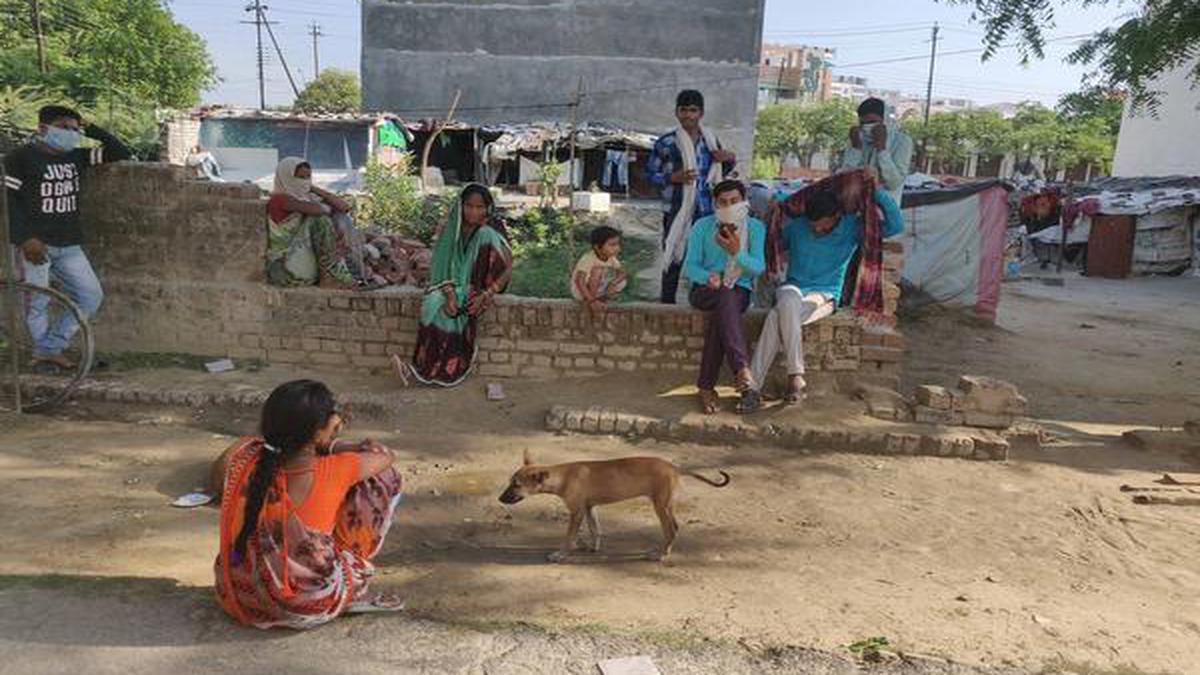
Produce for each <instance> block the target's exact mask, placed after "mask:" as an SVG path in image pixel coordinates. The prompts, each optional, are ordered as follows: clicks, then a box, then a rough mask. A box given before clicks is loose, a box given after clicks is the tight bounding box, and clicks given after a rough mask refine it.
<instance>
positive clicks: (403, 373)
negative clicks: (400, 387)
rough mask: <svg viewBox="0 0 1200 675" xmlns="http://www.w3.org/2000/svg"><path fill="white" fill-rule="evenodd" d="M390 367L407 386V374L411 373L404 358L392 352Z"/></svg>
mask: <svg viewBox="0 0 1200 675" xmlns="http://www.w3.org/2000/svg"><path fill="white" fill-rule="evenodd" d="M391 356H392V368H393V369H394V370H395V371H396V375H397V376H399V377H400V381H401V382H402V383H403V384H404V386H406V387H407V386H408V385H409V383H410V380H409V379H408V376H409V375H410V374H411V372H412V371H411V370H409V369H410V368H411V367H412V366H410V365H409V364H408V363H407V362H405V360H404V359H402V358H400V355H399V354H392V355H391Z"/></svg>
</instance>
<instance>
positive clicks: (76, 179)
mask: <svg viewBox="0 0 1200 675" xmlns="http://www.w3.org/2000/svg"><path fill="white" fill-rule="evenodd" d="M83 136H87V137H88V138H93V139H95V140H98V141H100V143H101V145H102V147H99V148H81V147H79V143H80V141H81V140H82V138H83ZM129 156H130V153H129V150H128V148H126V147H125V146H124V145H123V144H122V143H121V142H120V141H119V140H117V138H116V137H114V136H112V135H111V134H109V133H108V132H106V131H104V130H103V129H100V128H98V127H96V126H95V125H84V124H83V120H82V118H81V117H80V116H79V113H77V112H75V111H74V110H71V109H70V108H64V107H62V106H46V107H44V108H42V109H41V110H40V111H39V112H38V132H37V135H36V136H34V137H33V139H32V140H31V141H30V142H29V143H28V144H26V145H24V146H21V147H20V148H18V149H17V150H15V151H14V152H12V153H10V154H8V155H6V156H5V157H4V172H5V176H4V187H5V189H7V190H8V217H9V226H10V229H11V238H12V244H13V245H14V246H16V247H17V253H18V254H19V256H20V257H19V258H18V260H17V262H22V263H23V272H24V278H25V281H27V282H29V283H31V284H35V285H38V286H49V285H50V278H51V276H53V278H54V280H55V281H57V282H58V283H59V284H60V285H61V286H62V289H63V291H64V292H65V293H66V294H67V295H68V296H69V297H70V298H71V299H72V300H73V301H74V302H75V304H77V305H78V306H79V309H80V310H81V311H82V312H83V313H84V315H85V316H87V317H89V318H90V317H91V316H93V315H94V314H95V313H96V310H97V309H99V307H100V302H101V301H102V300H103V299H104V292H103V291H102V290H101V288H100V281H99V280H98V279H97V278H96V273H95V271H93V270H92V265H91V263H90V262H89V261H88V258H87V255H85V254H84V252H83V248H81V247H80V244H81V243H83V230H82V228H81V226H80V222H79V197H80V188H81V187H82V182H83V170H84V169H85V168H87V167H88V166H91V165H93V164H98V163H100V162H113V161H119V160H122V159H128V158H129ZM48 303H49V298H48V297H37V298H34V300H33V302H31V303H30V306H29V308H28V313H27V314H26V321H27V323H28V324H29V332H30V333H31V334H32V336H33V340H34V359H35V360H36V361H39V362H44V363H49V364H53V365H55V366H58V367H60V368H66V369H70V368H72V367H73V364H72V363H71V361H70V360H69V359H68V358H67V357H66V356H64V355H63V350H64V349H66V347H67V345H68V344H69V343H70V341H71V337H72V336H73V335H74V334H75V331H76V330H77V329H78V326H77V325H76V322H75V319H74V317H72V316H71V315H70V314H64V315H63V316H59V317H57V318H54V317H50V316H48V314H47V311H46V309H47V305H48ZM52 318H53V319H55V320H54V323H53V325H51V319H52Z"/></svg>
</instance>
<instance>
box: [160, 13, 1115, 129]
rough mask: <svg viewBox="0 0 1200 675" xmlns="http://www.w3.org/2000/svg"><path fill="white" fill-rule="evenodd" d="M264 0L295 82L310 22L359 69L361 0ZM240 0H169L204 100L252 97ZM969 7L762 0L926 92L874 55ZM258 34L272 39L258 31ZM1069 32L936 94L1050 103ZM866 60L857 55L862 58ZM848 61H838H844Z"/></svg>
mask: <svg viewBox="0 0 1200 675" xmlns="http://www.w3.org/2000/svg"><path fill="white" fill-rule="evenodd" d="M264 1H265V4H267V5H269V7H270V9H269V11H268V14H269V17H270V18H271V19H272V20H273V21H277V22H278V23H277V24H276V25H274V26H273V28H274V30H275V35H276V37H277V38H278V39H279V43H280V48H281V49H282V50H283V54H284V56H285V57H286V58H287V60H288V64H289V65H290V66H291V67H292V74H293V75H294V76H295V77H296V79H297V80H298V84H299V86H301V87H303V82H304V81H307V80H308V79H310V78H311V77H312V74H313V72H312V71H313V61H312V41H311V38H309V36H308V25H309V24H310V23H312V22H314V21H315V22H317V23H319V24H321V30H322V32H323V33H325V37H323V38H321V40H320V55H321V67H322V68H327V67H336V68H345V69H348V70H352V71H355V72H357V71H358V58H359V48H360V33H361V31H360V25H359V16H358V14H359V8H358V0H277V1H276V2H269V1H266V0H264ZM246 2H247V0H174V2H172V4H171V8H172V10H173V11H174V13H175V16H176V18H177V19H178V20H179V21H181V22H182V23H184V24H185V25H187V26H188V27H190V28H191V29H192V30H194V31H196V32H197V33H199V34H200V35H201V36H202V37H204V39H205V40H207V41H208V45H209V52H210V53H211V54H212V55H213V58H214V60H215V61H216V64H217V68H218V70H219V72H220V75H221V77H222V78H223V81H222V83H221V84H220V85H219V86H217V87H216V88H215V89H214V90H212V91H210V92H207V93H206V94H205V97H204V100H205V102H223V103H233V104H238V105H251V106H252V105H256V104H257V102H258V84H257V80H256V69H255V63H254V27H253V26H251V25H245V24H240V23H238V21H241V20H245V19H249V18H250V15H249V14H247V13H246V12H245V11H244V9H243V8H244V7H245V5H246ZM1132 6H1133V3H1131V2H1114V3H1112V4H1110V5H1108V6H1100V7H1090V8H1088V9H1086V10H1084V9H1081V8H1079V7H1078V6H1077V5H1075V4H1072V5H1070V6H1068V7H1066V8H1062V9H1060V10H1059V12H1058V14H1057V19H1056V25H1054V26H1052V27H1049V28H1048V29H1047V33H1048V35H1050V36H1052V37H1053V36H1071V35H1078V34H1081V33H1088V32H1091V31H1095V30H1099V29H1100V28H1103V27H1105V26H1108V25H1111V24H1113V23H1114V22H1115V21H1117V20H1118V19H1119V18H1120V17H1122V16H1124V15H1126V14H1128V12H1129V11H1131V7H1132ZM970 17H971V12H970V9H969V8H966V7H959V6H949V5H946V4H942V3H937V2H934V1H933V0H849V1H847V0H843V1H842V2H814V1H813V0H767V11H766V23H765V26H764V39H765V40H767V41H770V42H788V43H799V44H811V45H819V46H824V47H832V48H835V49H836V50H837V59H836V63H837V64H838V67H837V68H836V69H835V71H834V72H835V73H837V74H844V75H857V76H861V77H866V78H868V79H869V80H870V82H871V85H872V86H878V87H882V88H887V89H899V90H902V91H906V92H911V93H913V94H919V95H923V93H924V90H925V77H926V68H927V66H928V64H927V61H925V60H923V59H921V60H912V61H902V62H897V63H886V64H878V63H871V62H875V61H882V60H889V59H896V58H902V57H915V56H922V55H925V54H928V52H929V27H930V25H931V24H932V23H933V22H934V21H937V22H939V23H940V24H941V25H942V27H943V29H944V30H943V32H942V36H943V38H944V40H942V41H941V42H940V43H939V45H940V46H939V50H940V51H942V52H955V51H961V50H970V49H978V48H979V47H980V44H981V42H980V40H981V36H982V32H981V30H980V28H979V26H978V25H974V24H972V23H971V21H970ZM264 42H266V44H267V45H268V46H269V44H270V43H269V41H267V39H266V37H265V34H264ZM1073 43H1074V41H1060V42H1056V43H1053V44H1051V45H1049V46H1048V48H1047V52H1046V59H1045V60H1044V61H1040V62H1038V61H1034V62H1032V63H1031V64H1030V65H1029V66H1027V67H1026V66H1022V65H1020V63H1019V59H1018V57H1017V54H1016V50H1012V49H1010V50H1005V51H1002V52H1001V53H1000V54H999V55H997V56H996V57H995V58H994V59H993V60H991V61H989V62H987V63H980V60H979V55H978V54H976V53H968V54H948V55H945V56H943V57H941V58H939V59H938V63H937V77H936V79H935V86H934V95H935V96H954V97H959V98H970V99H973V100H975V101H977V102H979V103H997V102H1002V101H1009V102H1018V101H1022V100H1037V101H1042V102H1043V103H1046V104H1048V105H1052V104H1053V103H1054V102H1055V101H1056V100H1057V99H1058V97H1059V96H1060V95H1062V94H1063V93H1066V92H1069V91H1073V90H1075V89H1076V88H1078V85H1079V82H1080V78H1081V77H1082V76H1083V74H1084V73H1085V71H1086V68H1080V67H1076V66H1070V65H1067V64H1066V63H1064V62H1063V57H1064V56H1066V54H1067V53H1069V52H1070V51H1071V49H1072V45H1073ZM867 63H870V65H861V66H859V65H854V64H867ZM843 64H844V65H846V66H849V67H842V65H843ZM291 99H292V96H291V90H290V87H289V86H288V83H287V79H286V77H285V76H284V74H283V70H282V68H281V67H280V64H279V59H278V58H277V57H276V56H275V54H274V53H273V52H272V53H271V54H270V58H269V61H268V64H267V103H268V104H269V105H284V104H287V103H289V102H290V101H291Z"/></svg>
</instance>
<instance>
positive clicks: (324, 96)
mask: <svg viewBox="0 0 1200 675" xmlns="http://www.w3.org/2000/svg"><path fill="white" fill-rule="evenodd" d="M361 107H362V87H360V86H359V84H358V76H356V75H355V74H354V73H351V72H349V71H346V70H337V69H336V68H326V69H325V70H322V71H321V74H320V75H317V77H316V79H314V80H313V81H312V82H309V83H308V86H307V87H305V88H304V91H301V92H300V95H299V96H297V97H296V102H295V103H294V104H293V105H292V109H294V110H296V111H297V112H308V113H312V112H327V113H345V112H358V110H359V109H360V108H361Z"/></svg>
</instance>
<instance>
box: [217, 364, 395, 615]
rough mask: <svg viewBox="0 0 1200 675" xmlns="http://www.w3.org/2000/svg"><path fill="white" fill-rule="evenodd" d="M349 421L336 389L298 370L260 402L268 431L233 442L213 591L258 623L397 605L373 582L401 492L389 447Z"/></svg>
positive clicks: (228, 605)
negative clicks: (357, 438) (351, 430)
mask: <svg viewBox="0 0 1200 675" xmlns="http://www.w3.org/2000/svg"><path fill="white" fill-rule="evenodd" d="M343 425H344V420H343V418H342V415H341V414H339V413H338V412H337V410H336V408H335V403H334V397H333V393H332V392H331V391H329V388H328V387H326V386H325V385H324V384H322V383H320V382H316V381H313V380H296V381H294V382H288V383H286V384H282V385H280V386H279V387H277V388H276V389H275V391H273V392H271V395H270V396H269V397H268V398H267V402H266V403H265V404H264V405H263V410H262V419H261V431H262V436H261V437H253V438H243V439H241V440H240V441H238V442H237V443H236V444H234V446H233V447H232V448H230V449H229V450H228V451H226V453H225V456H226V457H227V463H226V466H225V471H224V479H223V490H222V498H221V547H220V552H219V553H218V554H217V559H216V562H215V563H214V565H213V567H214V573H215V576H216V592H217V600H218V602H219V603H220V605H221V607H222V608H223V609H224V610H225V611H226V612H227V613H228V614H229V615H230V616H231V617H233V618H234V619H236V620H237V621H238V622H240V623H243V624H246V625H250V626H255V627H257V628H273V627H276V626H283V627H287V628H296V629H302V628H312V627H314V626H318V625H321V624H323V623H325V622H328V621H331V620H332V619H334V618H336V617H337V616H339V615H341V614H343V613H348V612H366V611H387V610H398V609H401V608H402V607H403V603H401V602H400V601H399V599H398V598H396V597H394V596H391V595H388V594H379V593H369V592H368V591H367V585H368V583H369V581H370V579H371V576H372V575H373V574H374V569H375V568H374V566H373V565H372V564H371V559H372V558H373V557H374V556H375V554H376V553H378V552H379V549H380V547H381V546H382V544H383V538H384V536H385V535H386V534H387V531H388V528H389V527H390V526H391V523H392V514H393V513H394V512H395V509H396V505H397V503H399V501H400V484H401V481H400V474H399V473H397V472H396V470H395V469H394V468H393V467H392V462H393V456H392V453H391V451H390V450H388V449H387V448H385V447H383V446H382V445H379V444H378V443H375V442H374V441H370V440H366V441H363V442H361V443H358V444H349V443H344V442H341V443H337V442H335V440H334V439H335V438H336V436H337V434H338V432H339V431H340V430H341V428H342V426H343Z"/></svg>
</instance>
